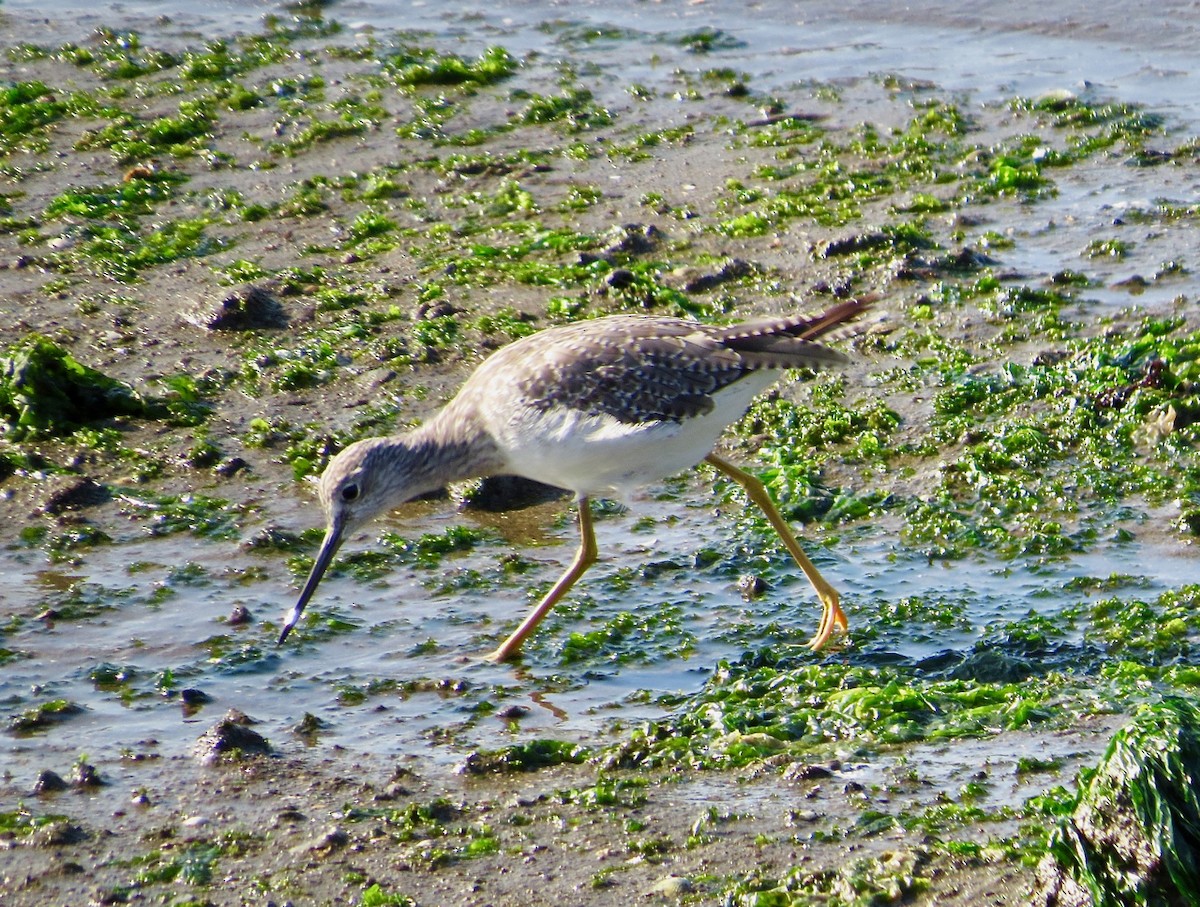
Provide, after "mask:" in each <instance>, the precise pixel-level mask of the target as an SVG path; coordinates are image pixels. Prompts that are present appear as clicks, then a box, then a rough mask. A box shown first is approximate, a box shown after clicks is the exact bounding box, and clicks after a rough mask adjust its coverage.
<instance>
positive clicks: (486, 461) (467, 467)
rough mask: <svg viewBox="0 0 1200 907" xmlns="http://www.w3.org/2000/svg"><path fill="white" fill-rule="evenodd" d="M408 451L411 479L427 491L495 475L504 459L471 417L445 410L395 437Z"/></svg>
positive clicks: (449, 409) (448, 408)
mask: <svg viewBox="0 0 1200 907" xmlns="http://www.w3.org/2000/svg"><path fill="white" fill-rule="evenodd" d="M395 441H396V443H398V444H402V445H403V446H404V447H405V448H407V454H408V457H407V458H408V460H409V464H410V469H411V470H412V473H410V475H412V477H413V478H416V477H417V476H422V477H424V478H425V481H424V482H422V483H421V484H423V485H428V490H429V491H433V490H435V489H437V488H441V487H443V486H444V485H446V484H447V483H449V482H461V481H463V480H465V479H474V478H480V477H482V476H489V475H494V474H496V473H497V472H498V471H499V470H500V468H501V467H502V466H503V463H504V458H503V457H502V456H501V454H500V451H499V450H498V449H497V448H496V444H495V442H494V441H493V440H492V438H491V436H490V435H488V434H487V433H486V432H485V431H483V430H482V429H481V428H480V427H479V424H478V423H477V422H476V421H475V420H474V419H472V418H469V417H464V416H463V414H461V413H458V412H456V411H455V409H454V408H453V407H447V408H446V409H443V410H442V411H441V412H439V413H438V414H437V415H436V416H434V417H433V418H432V419H430V420H429V421H428V422H426V423H425V424H424V425H422V426H420V427H419V428H416V429H413V430H412V431H410V432H408V433H407V434H404V435H401V436H399V437H397V438H395Z"/></svg>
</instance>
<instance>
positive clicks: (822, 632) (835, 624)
mask: <svg viewBox="0 0 1200 907" xmlns="http://www.w3.org/2000/svg"><path fill="white" fill-rule="evenodd" d="M821 604H822V605H823V606H824V607H823V609H822V611H821V623H820V625H819V626H818V627H817V635H816V636H814V637H813V638H812V639H810V640H809V641H808V644H807V645H808V648H810V649H812V650H813V651H814V652H819V651H820V650H821V648H822V647H823V646H824V645H825V643H827V642H829V638H830V637H831V636H833V634H834V633H845V632H846V631H847V630H848V629H849V628H850V622H849V621H848V620H846V612H845V611H843V610H842V606H841V605H840V604H839V603H838V594H837V593H836V592H834V591H833V590H832V589H830V590H829V591H828V592H827V593H826V594H824V595H822V596H821Z"/></svg>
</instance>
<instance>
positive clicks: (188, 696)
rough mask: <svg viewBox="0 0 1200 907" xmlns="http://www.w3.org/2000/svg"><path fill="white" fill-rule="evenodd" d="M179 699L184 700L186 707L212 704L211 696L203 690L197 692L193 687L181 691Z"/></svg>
mask: <svg viewBox="0 0 1200 907" xmlns="http://www.w3.org/2000/svg"><path fill="white" fill-rule="evenodd" d="M179 698H180V699H182V700H183V701H184V703H185V704H186V705H206V704H208V703H210V702H212V697H211V696H209V695H208V694H207V693H205V692H204V691H203V690H197V689H194V688H192V687H188V688H186V689H183V690H180V691H179Z"/></svg>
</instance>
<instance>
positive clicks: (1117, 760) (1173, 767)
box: [1033, 697, 1200, 907]
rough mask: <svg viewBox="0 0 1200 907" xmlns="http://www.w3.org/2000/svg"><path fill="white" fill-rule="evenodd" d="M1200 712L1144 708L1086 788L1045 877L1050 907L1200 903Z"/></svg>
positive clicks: (1046, 861)
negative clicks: (1199, 782) (1199, 779)
mask: <svg viewBox="0 0 1200 907" xmlns="http://www.w3.org/2000/svg"><path fill="white" fill-rule="evenodd" d="M1196 778H1200V707H1198V706H1197V704H1196V703H1195V702H1193V701H1191V700H1188V699H1184V698H1182V697H1166V698H1164V699H1162V700H1161V701H1159V702H1154V703H1149V704H1147V705H1144V706H1142V707H1140V708H1139V709H1138V710H1137V711H1136V712H1135V713H1134V716H1133V720H1132V722H1131V723H1130V724H1129V725H1128V726H1126V727H1124V728H1122V729H1121V730H1119V731H1118V732H1117V733H1116V734H1115V735H1114V736H1113V739H1112V741H1111V742H1110V743H1109V745H1108V750H1107V751H1106V752H1105V754H1104V758H1103V760H1102V761H1101V762H1100V765H1099V766H1098V767H1097V768H1096V770H1095V772H1094V773H1093V774H1092V775H1091V776H1090V777H1088V778H1087V779H1086V780H1085V781H1084V782H1083V783H1082V784H1081V786H1080V791H1079V794H1078V798H1077V801H1076V805H1075V810H1074V812H1072V813H1071V815H1070V816H1068V817H1066V818H1065V819H1063V820H1062V821H1061V824H1060V826H1059V827H1058V829H1057V830H1056V831H1055V832H1054V835H1053V837H1052V838H1051V842H1050V849H1049V853H1048V854H1047V855H1046V856H1045V857H1044V858H1043V859H1042V861H1041V863H1040V864H1039V865H1038V869H1037V887H1036V889H1035V892H1034V898H1033V903H1034V904H1037V905H1041V907H1103V905H1108V904H1144V905H1147V907H1175V905H1200V788H1198V787H1197V785H1196V782H1195V779H1196Z"/></svg>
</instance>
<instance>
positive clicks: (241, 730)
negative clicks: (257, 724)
mask: <svg viewBox="0 0 1200 907" xmlns="http://www.w3.org/2000/svg"><path fill="white" fill-rule="evenodd" d="M250 721H251V719H249V718H247V717H246V716H245V715H243V714H242V713H240V712H236V711H233V712H230V714H228V715H226V716H225V717H224V718H222V719H221V720H220V721H218V722H217V723H216V724H214V725H213V726H212V727H211V728H209V729H208V730H207V731H205V733H204V734H203V735H202V736H201V737H200V739H199V740H197V741H196V745H195V747H194V748H193V753H194V755H195V757H196V758H197V759H198V760H199V761H200V762H201V763H202V764H204V765H217V764H219V763H221V762H229V761H237V760H239V759H244V758H247V757H249V756H269V755H271V753H272V749H271V744H270V743H269V742H267V738H266V737H264V736H263V735H262V734H260V733H258V732H257V731H253V730H251V729H250V728H249V727H247V725H248V724H249V723H250Z"/></svg>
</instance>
